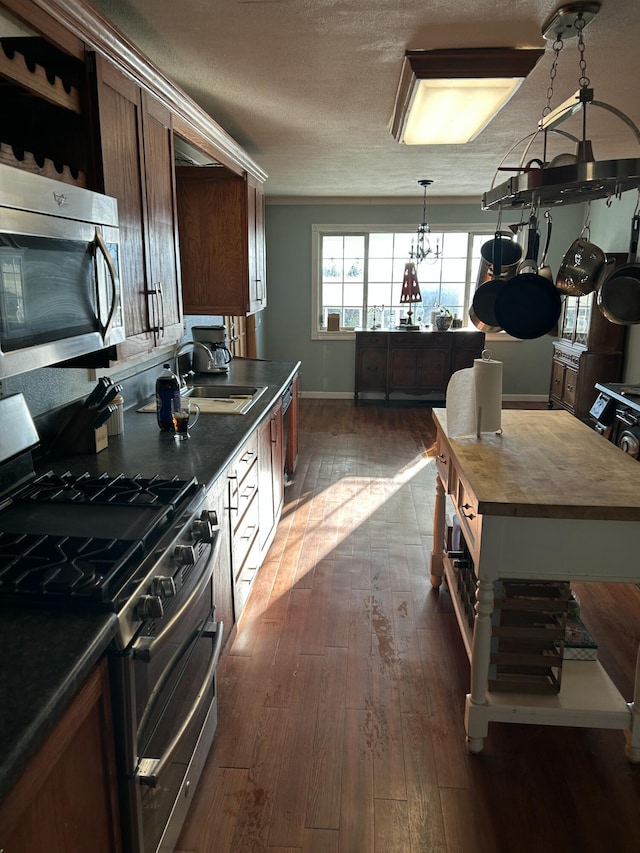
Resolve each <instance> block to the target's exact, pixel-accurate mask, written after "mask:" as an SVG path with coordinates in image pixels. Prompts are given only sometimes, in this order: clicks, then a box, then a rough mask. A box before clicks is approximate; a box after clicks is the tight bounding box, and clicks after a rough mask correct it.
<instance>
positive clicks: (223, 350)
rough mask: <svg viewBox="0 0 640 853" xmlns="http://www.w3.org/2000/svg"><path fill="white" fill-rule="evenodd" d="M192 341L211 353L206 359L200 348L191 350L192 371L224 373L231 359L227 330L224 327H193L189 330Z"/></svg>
mask: <svg viewBox="0 0 640 853" xmlns="http://www.w3.org/2000/svg"><path fill="white" fill-rule="evenodd" d="M191 333H192V335H193V340H194V341H198V342H199V343H202V344H204V345H205V346H206V347H207V348H208V349H209V350H210V352H211V360H210V362H209V360H208V359H207V356H206V353H205V351H204V350H201V349H200V347H197V348H194V350H193V369H194V370H195V372H196V373H226V372H227V371H228V370H229V362H230V361H231V359H232V358H233V356H232V355H231V352H230V351H229V341H228V338H227V330H226V328H225V327H224V326H194V327H193V328H192V330H191Z"/></svg>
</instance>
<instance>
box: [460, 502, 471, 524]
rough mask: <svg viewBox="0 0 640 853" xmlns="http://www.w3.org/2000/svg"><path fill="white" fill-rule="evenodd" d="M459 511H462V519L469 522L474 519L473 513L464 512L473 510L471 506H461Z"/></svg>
mask: <svg viewBox="0 0 640 853" xmlns="http://www.w3.org/2000/svg"><path fill="white" fill-rule="evenodd" d="M460 509H461V510H462V514H463V515H464V517H465V518H468V519H469V521H471V520H472V519H473V518H475V514H474V513H473V512H465V509H473V507H472V506H471V504H462V506H461V507H460Z"/></svg>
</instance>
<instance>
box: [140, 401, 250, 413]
mask: <svg viewBox="0 0 640 853" xmlns="http://www.w3.org/2000/svg"><path fill="white" fill-rule="evenodd" d="M186 399H190V398H186ZM192 403H193V405H194V406H198V408H199V409H200V412H201V413H202V414H203V415H207V414H208V415H244V413H245V411H246V410H247V408H248V407H249V406H250V405H251V397H198V398H197V399H194V400H192ZM137 411H138V412H155V411H156V404H155V402H153V403H148V404H147V405H146V406H143V407H142V408H141V409H138V410H137Z"/></svg>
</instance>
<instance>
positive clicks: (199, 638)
mask: <svg viewBox="0 0 640 853" xmlns="http://www.w3.org/2000/svg"><path fill="white" fill-rule="evenodd" d="M0 422H2V424H3V434H4V436H5V438H2V439H0V596H2V597H3V599H9V598H10V599H11V600H13V601H15V602H16V603H20V604H21V605H22V606H27V607H53V608H58V609H61V610H64V609H67V610H73V609H78V608H79V609H84V610H86V609H96V608H98V609H101V610H112V611H113V612H114V613H115V614H116V616H117V620H118V630H117V635H116V638H115V640H114V642H113V644H112V647H111V648H110V650H109V671H110V680H111V694H112V701H113V718H114V732H115V746H116V759H117V767H118V777H119V780H118V784H119V794H120V805H121V819H122V827H123V847H124V850H125V851H127V853H157V851H163V852H164V851H166V853H169V851H171V853H173V850H174V847H175V843H176V841H177V838H178V835H179V832H180V829H181V826H182V823H183V821H184V818H185V816H186V812H187V810H188V807H189V804H190V797H189V794H190V793H191V792H192V791H193V790H194V788H195V785H196V783H197V781H198V778H199V776H200V773H201V770H202V766H203V764H204V760H205V758H206V755H207V753H208V751H209V748H210V745H211V742H212V740H213V736H214V733H215V729H216V722H217V695H216V678H215V672H216V666H217V662H218V658H219V655H220V649H221V645H222V635H223V626H222V623H220V622H216V621H215V616H214V614H215V606H214V600H213V577H214V574H215V571H216V564H217V560H218V552H219V546H220V541H221V540H220V537H219V535H218V527H217V524H218V519H217V518H216V514H215V512H214V511H213V510H212V509H211V508H209V506H208V498H207V495H206V494H205V491H204V488H203V486H201V485H199V484H198V483H197V482H196V480H195V479H192V480H179V479H176V478H165V477H161V476H156V477H147V478H145V477H140V476H124V475H122V474H116V475H110V474H103V475H100V476H91V475H90V474H88V473H87V474H83V475H72V474H70V473H62V474H56V473H54V472H53V471H49V472H47V473H45V474H43V475H42V476H38V477H36V475H35V473H34V469H33V460H32V451H33V449H34V448H35V446H36V444H37V441H38V436H37V432H36V430H35V427H34V425H33V421H32V419H31V416H30V414H29V412H28V409H27V406H26V404H25V402H24V398H23V397H22V395H19V394H18V395H14V396H12V397H7V398H2V399H0Z"/></svg>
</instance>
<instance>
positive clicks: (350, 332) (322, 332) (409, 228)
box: [311, 223, 515, 341]
mask: <svg viewBox="0 0 640 853" xmlns="http://www.w3.org/2000/svg"><path fill="white" fill-rule="evenodd" d="M431 230H432V231H433V232H434V233H437V232H442V233H451V232H455V233H458V232H467V234H472V235H485V234H486V235H487V237H488V238H490V237H492V236H493V235H494V234H495V225H491V224H489V223H487V224H481V223H474V224H467V223H451V224H446V225H444V224H435V223H434V224H431ZM415 231H416V226H415V225H402V224H395V225H388V224H386V225H385V224H377V223H376V224H367V225H337V224H326V225H323V224H314V225H312V226H311V232H312V235H311V265H312V270H311V339H312V340H323V341H327V340H335V341H344V340H352V339H354V338H355V330H354V329H344V330H342V329H341V330H339V331H328V330H327V329H326V328H321V327H320V324H319V318H320V314H321V310H322V305H321V299H320V291H321V289H322V268H321V267H322V264H321V261H322V258H321V254H320V243H321V237H322V236H323V235H328V236H334V235H336V236H338V235H348V236H358V235H360V236H364V237H365V239H366V240H367V239H368V236H369V235H370V234H371V233H382V234H384V233H387V232H390V233H394V234H412V233H415ZM472 241H473V238H471V242H472ZM407 260H409V258H407ZM471 264H472V258H471V256H470V255H468V256H467V276H469V289H468V291H467V292H466V293H465V304H466V307H465V316H464V317H463V318H462V319H463V322H464V327H463V328H465V329H467V330H470V331H476V327H475V326H474V325H473V324H472V323H471V321H470V320H469V317H468V309H469V307H470V306H471V301H472V299H473V293H474V290H475V284H474V282H472V281H471V280H470V274H471ZM419 274H420V273H419V267H418V276H419ZM365 277H366V270H365ZM496 336H499V337H500V340H515V338H511V337H510V336H509V335H507V334H506V333H505V332H498V333H496Z"/></svg>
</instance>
